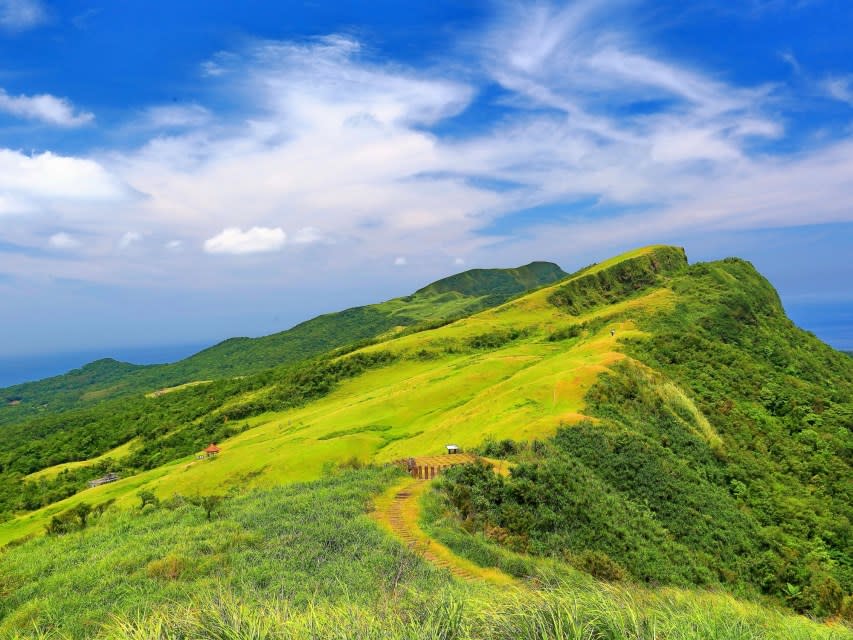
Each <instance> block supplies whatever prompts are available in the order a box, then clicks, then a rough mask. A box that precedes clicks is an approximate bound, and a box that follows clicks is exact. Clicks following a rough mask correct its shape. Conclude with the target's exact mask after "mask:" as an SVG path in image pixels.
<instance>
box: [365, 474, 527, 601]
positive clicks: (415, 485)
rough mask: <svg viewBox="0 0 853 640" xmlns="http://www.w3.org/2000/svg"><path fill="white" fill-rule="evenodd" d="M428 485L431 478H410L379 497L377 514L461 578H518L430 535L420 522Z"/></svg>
mask: <svg viewBox="0 0 853 640" xmlns="http://www.w3.org/2000/svg"><path fill="white" fill-rule="evenodd" d="M428 486H429V481H428V480H413V479H410V478H407V479H406V480H404V481H403V482H401V483H399V484H397V485H396V486H394V487H392V489H391V490H389V491H388V492H386V493H385V495H384V496H382V498H380V499H379V500H377V503H376V511H375V512H374V516H375V518H376V519H377V520H378V521H379V522H380V524H382V525H384V526H385V527H386V528H388V529H389V530H390V531H391V533H392V534H393V535H394V536H396V537H397V538H399V539H400V540H402V541H403V542H404V543H405V544H406V545H407V546H408V547H409V548H411V549H412V550H413V551H414V552H415V553H417V554H418V555H420V556H421V557H422V558H424V559H425V560H426V561H427V562H430V563H432V564H434V565H436V566H438V567H442V568H444V569H447V570H448V571H450V573H452V574H453V575H454V576H456V577H457V578H459V579H461V580H488V581H489V582H492V583H495V584H506V585H508V584H513V583H514V582H515V581H514V580H513V579H512V578H511V577H510V576H508V575H507V574H505V573H503V572H502V571H499V570H497V569H486V568H483V567H480V566H478V565H476V564H474V563H473V562H470V561H468V560H466V559H465V558H461V557H460V556H458V555H456V554H455V553H453V551H451V550H450V549H449V548H448V547H446V546H445V545H443V544H441V543H440V542H438V541H437V540H433V539H432V538H430V537H429V536H428V535H427V534H426V532H425V531H424V530H423V529H421V527H420V525H419V524H418V515H419V513H420V505H419V502H420V497H421V495H423V493H424V491H426V489H427V488H428Z"/></svg>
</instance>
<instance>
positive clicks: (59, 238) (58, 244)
mask: <svg viewBox="0 0 853 640" xmlns="http://www.w3.org/2000/svg"><path fill="white" fill-rule="evenodd" d="M47 243H48V244H49V245H50V246H51V247H53V248H54V249H76V248H77V247H79V246H80V241H79V240H77V238H75V237H74V236H72V235H70V234H67V233H65V232H64V231H61V232H59V233H54V234H53V235H52V236H50V238H49V239H48V241H47Z"/></svg>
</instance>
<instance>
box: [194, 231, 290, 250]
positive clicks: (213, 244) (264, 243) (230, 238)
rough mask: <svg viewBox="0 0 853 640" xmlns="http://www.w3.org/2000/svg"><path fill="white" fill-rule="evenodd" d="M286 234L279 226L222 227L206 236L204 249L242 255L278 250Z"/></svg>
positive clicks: (282, 244)
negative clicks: (244, 228) (245, 228)
mask: <svg viewBox="0 0 853 640" xmlns="http://www.w3.org/2000/svg"><path fill="white" fill-rule="evenodd" d="M286 238H287V236H286V235H285V233H284V231H282V229H281V228H278V227H276V228H274V229H270V228H268V227H252V228H251V229H247V230H246V231H243V230H241V229H239V228H238V227H229V228H227V229H223V230H222V232H221V233H219V234H217V235H215V236H213V237H212V238H208V239H207V240H206V241H205V243H204V250H205V251H207V252H208V253H230V254H234V255H244V254H249V253H266V252H269V251H278V250H279V249H281V248H282V247H283V246H284V242H285V240H286Z"/></svg>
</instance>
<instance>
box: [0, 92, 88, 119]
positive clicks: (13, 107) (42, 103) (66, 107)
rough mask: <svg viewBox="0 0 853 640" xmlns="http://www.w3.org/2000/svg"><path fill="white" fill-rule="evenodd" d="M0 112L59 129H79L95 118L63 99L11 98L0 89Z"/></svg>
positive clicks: (47, 96) (47, 95)
mask: <svg viewBox="0 0 853 640" xmlns="http://www.w3.org/2000/svg"><path fill="white" fill-rule="evenodd" d="M0 112H5V113H8V114H10V115H13V116H15V117H16V118H24V119H25V120H38V121H40V122H44V123H46V124H52V125H56V126H59V127H80V126H83V125H86V124H89V123H91V122H92V121H93V120H94V119H95V116H94V115H93V114H91V113H89V112H87V111H78V110H76V109H75V108H74V106H73V105H72V104H71V103H70V102H69V101H68V100H66V99H65V98H57V97H56V96H52V95H50V94H46V93H45V94H40V95H35V96H23V95H22V96H11V95H9V94H8V93H6V91H4V90H3V89H0Z"/></svg>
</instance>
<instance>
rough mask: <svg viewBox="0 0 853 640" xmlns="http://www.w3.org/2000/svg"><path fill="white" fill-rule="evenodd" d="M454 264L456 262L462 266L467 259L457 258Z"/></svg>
mask: <svg viewBox="0 0 853 640" xmlns="http://www.w3.org/2000/svg"><path fill="white" fill-rule="evenodd" d="M453 264H455V265H457V266H462V265H463V264H465V260H464V259H462V258H456V259H455V260H454V261H453Z"/></svg>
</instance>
